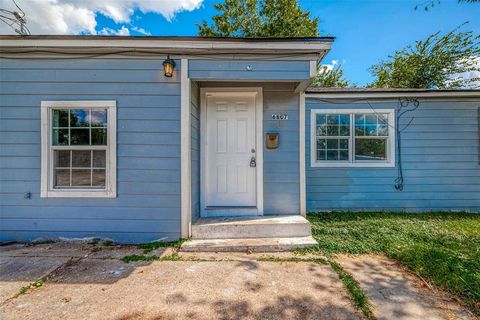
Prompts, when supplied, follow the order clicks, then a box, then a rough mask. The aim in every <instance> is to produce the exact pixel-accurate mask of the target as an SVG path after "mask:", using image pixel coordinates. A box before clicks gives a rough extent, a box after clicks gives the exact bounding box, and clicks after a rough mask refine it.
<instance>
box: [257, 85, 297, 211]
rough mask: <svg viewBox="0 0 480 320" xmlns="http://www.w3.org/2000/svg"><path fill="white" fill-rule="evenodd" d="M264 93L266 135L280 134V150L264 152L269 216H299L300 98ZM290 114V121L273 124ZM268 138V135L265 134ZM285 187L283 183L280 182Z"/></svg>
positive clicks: (283, 93) (284, 93)
mask: <svg viewBox="0 0 480 320" xmlns="http://www.w3.org/2000/svg"><path fill="white" fill-rule="evenodd" d="M277 90H278V89H269V88H268V87H267V88H265V89H264V93H263V99H264V106H263V131H264V133H267V132H277V133H278V134H279V147H278V149H273V150H268V149H266V148H264V151H263V179H264V181H263V188H264V189H263V193H264V199H263V201H264V212H265V214H298V213H299V210H300V169H299V168H300V167H299V161H300V160H299V159H300V158H299V140H298V139H299V132H298V126H299V122H298V121H299V120H298V119H299V114H298V113H299V96H298V94H296V93H295V92H293V91H287V90H286V91H283V92H279V91H277ZM276 113H286V114H288V120H284V121H278V120H275V121H273V120H271V119H272V114H276ZM264 137H265V134H264ZM280 181H281V182H282V183H279V182H280Z"/></svg>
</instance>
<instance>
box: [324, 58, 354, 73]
mask: <svg viewBox="0 0 480 320" xmlns="http://www.w3.org/2000/svg"><path fill="white" fill-rule="evenodd" d="M346 62H347V60H345V59H343V60H342V64H345V63H346ZM338 64H339V60H338V59H336V60H335V59H334V60H332V62H331V63H326V64H322V65H321V66H320V68H319V71H320V73H323V72H327V71H330V70H333V68H334V67H336V66H337V65H338Z"/></svg>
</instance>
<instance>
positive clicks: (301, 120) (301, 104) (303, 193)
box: [298, 92, 307, 217]
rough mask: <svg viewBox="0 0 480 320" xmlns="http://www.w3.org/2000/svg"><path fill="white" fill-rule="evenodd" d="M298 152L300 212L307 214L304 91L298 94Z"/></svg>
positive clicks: (303, 214)
mask: <svg viewBox="0 0 480 320" xmlns="http://www.w3.org/2000/svg"><path fill="white" fill-rule="evenodd" d="M299 99H300V101H299V118H298V119H299V121H298V125H299V128H298V130H299V151H300V152H299V153H300V161H299V165H300V214H301V215H302V216H304V217H305V216H306V215H307V198H306V181H305V174H306V173H305V92H300V94H299Z"/></svg>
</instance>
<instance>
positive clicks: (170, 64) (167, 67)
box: [163, 55, 175, 78]
mask: <svg viewBox="0 0 480 320" xmlns="http://www.w3.org/2000/svg"><path fill="white" fill-rule="evenodd" d="M173 69H175V61H173V59H170V55H167V59H165V61H163V73H164V74H165V77H168V78H171V77H172V76H173Z"/></svg>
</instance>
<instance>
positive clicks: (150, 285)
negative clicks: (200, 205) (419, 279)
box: [0, 243, 468, 320]
mask: <svg viewBox="0 0 480 320" xmlns="http://www.w3.org/2000/svg"><path fill="white" fill-rule="evenodd" d="M171 253H172V251H171V249H157V250H155V251H153V252H151V253H149V255H157V256H164V257H167V259H165V260H171V259H169V258H168V257H171V256H170V254H171ZM134 254H135V255H143V254H144V253H143V251H142V250H140V249H138V248H137V247H135V246H105V245H102V244H97V243H95V244H88V243H53V244H42V245H35V246H24V245H10V246H3V247H0V299H1V302H0V319H4V320H9V319H15V320H18V319H49V320H50V319H361V318H362V313H361V312H359V311H358V310H357V309H356V308H355V306H354V303H353V301H352V300H351V298H350V296H349V294H348V292H347V291H346V290H345V288H344V287H343V284H342V282H341V280H340V279H339V277H338V275H337V274H336V273H335V271H334V270H333V269H332V268H331V267H330V265H328V264H321V263H315V262H312V261H303V262H292V261H291V262H285V261H282V262H279V261H265V259H263V260H262V258H264V257H265V256H266V255H263V256H262V255H247V254H236V255H228V254H227V255H220V254H208V255H201V256H199V255H195V254H187V253H185V254H183V255H182V260H181V261H153V262H146V261H140V262H130V263H125V262H123V261H122V260H120V259H121V258H122V257H124V256H131V255H134ZM291 256H292V254H290V253H281V254H278V255H277V256H276V259H277V260H278V259H286V258H290V257H291ZM175 257H176V259H178V256H175ZM343 260H345V261H346V262H348V263H349V264H348V265H347V267H348V268H350V269H351V270H352V272H355V270H357V269H358V270H360V269H361V266H360V265H358V264H355V263H353V262H352V261H351V260H349V259H348V258H346V257H345V259H342V261H343ZM379 270H380V269H379ZM39 279H41V281H37V280H39ZM363 280H365V279H363V278H362V281H363ZM367 280H368V279H367ZM367 280H365V281H363V282H365V283H367V284H368V283H371V282H369V281H367ZM35 281H37V283H36V285H33V286H32V285H30V284H31V283H34V282H35ZM363 282H361V284H362V283H363ZM372 283H373V282H372ZM22 288H24V289H22ZM390 289H391V290H394V288H390ZM365 291H368V288H365ZM372 295H373V297H374V298H375V290H374V291H373V293H372ZM420 299H421V298H420ZM384 300H385V299H384ZM381 303H383V304H386V305H388V301H381ZM413 306H415V304H413ZM429 307H430V305H428V304H427V306H426V307H423V306H422V308H424V309H425V308H426V309H427V311H428V308H429ZM385 308H386V307H385V306H383V309H381V311H382V312H385V310H386V309H385ZM397 308H398V306H397ZM387 309H388V308H387ZM422 310H423V309H422ZM417 311H418V310H417ZM418 314H419V313H418V312H416V313H415V315H416V316H418ZM439 314H440V316H438V315H439ZM428 315H429V314H428V313H427V316H428ZM432 315H435V317H426V318H425V319H427V318H431V319H437V318H438V319H444V318H445V319H447V318H449V317H443V316H442V314H441V313H435V314H433V313H432ZM467 315H468V314H467ZM378 318H382V316H381V314H380V316H379V317H378ZM400 318H402V319H407V318H408V317H400ZM417 319H418V318H417Z"/></svg>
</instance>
